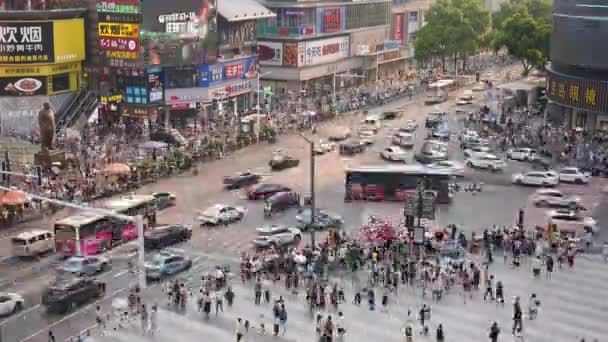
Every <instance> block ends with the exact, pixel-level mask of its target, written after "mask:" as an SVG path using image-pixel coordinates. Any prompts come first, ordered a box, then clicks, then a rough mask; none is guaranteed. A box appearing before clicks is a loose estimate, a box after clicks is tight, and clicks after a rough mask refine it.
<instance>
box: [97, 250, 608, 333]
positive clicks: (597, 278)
mask: <svg viewBox="0 0 608 342" xmlns="http://www.w3.org/2000/svg"><path fill="white" fill-rule="evenodd" d="M607 270H608V266H607V265H606V264H604V263H603V261H601V259H600V258H598V257H591V256H589V257H588V256H581V257H579V258H578V259H577V260H576V261H575V267H574V269H566V268H563V269H561V270H559V269H557V270H556V271H555V272H553V274H552V277H551V279H549V278H547V277H546V275H544V274H543V275H541V277H539V278H534V277H533V276H532V272H531V269H530V264H529V262H528V263H526V262H524V263H523V264H522V266H520V268H518V269H512V268H511V266H510V265H509V264H504V263H503V261H502V260H500V261H497V262H495V264H494V265H492V266H491V267H490V270H489V272H490V274H493V275H494V276H495V279H496V280H497V281H502V282H503V284H504V291H505V299H506V303H505V304H504V306H502V305H500V304H497V303H495V302H492V301H489V300H488V301H483V299H482V296H481V293H475V294H474V298H473V299H472V300H471V299H468V298H467V301H466V302H467V303H466V304H465V303H464V299H463V297H462V295H461V292H460V290H459V289H457V288H454V289H452V290H451V292H450V293H448V294H447V295H445V296H444V297H443V298H442V300H441V301H440V302H432V300H431V298H430V294H429V295H428V296H427V298H422V297H421V289H420V288H416V287H414V288H406V287H401V288H400V289H399V295H394V294H391V295H390V299H389V304H388V306H387V309H386V310H384V309H382V308H380V307H379V306H378V307H377V308H376V310H374V311H370V310H369V308H368V306H367V304H366V301H365V299H364V300H363V303H362V304H361V306H356V305H354V304H351V301H352V298H353V293H354V291H355V289H356V288H357V287H358V285H357V284H353V283H352V281H351V279H350V277H345V278H343V279H338V278H333V279H332V281H335V282H337V283H338V284H339V285H341V286H343V287H344V289H345V292H346V296H347V298H346V299H347V302H346V303H344V304H341V306H340V308H339V311H341V312H343V313H344V317H345V327H346V330H347V337H346V338H345V340H346V341H349V342H351V341H402V340H403V336H402V328H403V327H404V326H405V324H407V323H408V322H410V323H411V324H412V325H413V326H414V327H415V328H416V330H419V329H418V328H419V323H418V321H417V312H418V311H419V309H420V307H421V305H422V304H423V303H428V304H430V305H431V319H430V321H429V322H428V323H427V324H428V326H429V328H430V332H431V334H434V330H435V329H436V326H437V325H438V324H440V323H441V324H443V328H444V332H445V335H446V340H452V341H487V340H488V329H489V327H490V324H491V322H492V321H497V322H498V324H499V326H500V328H501V330H502V335H503V338H501V339H500V340H504V338H506V336H508V335H510V333H511V324H512V321H511V317H512V316H511V315H512V304H511V303H512V298H513V297H514V296H519V297H520V298H521V303H522V309H523V311H524V315H525V316H526V314H527V305H528V300H529V297H530V295H531V294H532V293H536V294H537V296H538V298H539V299H540V300H541V309H540V313H539V315H538V317H537V318H536V319H535V320H528V319H526V320H525V321H524V323H523V325H524V338H525V339H526V340H527V341H535V342H566V341H568V342H571V341H579V340H580V339H581V338H585V340H587V341H593V339H594V338H597V339H598V340H599V341H601V340H602V339H601V338H602V337H604V336H608V325H606V324H605V317H607V316H606V315H608V301H606V300H605V296H606V295H608V287H607V286H605V284H606V283H608V272H606V271H607ZM195 279H196V277H194V278H193V280H192V282H191V283H188V286H192V287H195V288H196V287H198V284H197V283H196V281H197V280H195ZM264 286H265V287H266V286H268V287H270V289H271V293H272V297H273V300H274V299H278V298H279V296H282V297H283V298H284V300H285V303H286V308H287V313H288V321H287V331H286V333H285V334H284V335H280V336H279V337H276V338H275V337H270V336H268V335H269V334H270V332H271V329H272V310H271V305H270V304H261V305H255V304H254V295H253V289H252V287H250V286H249V285H243V284H241V283H237V282H234V284H233V288H234V291H235V293H236V298H235V304H234V306H233V307H231V308H228V307H226V303H224V306H225V307H224V312H220V313H219V314H218V315H217V316H216V315H215V313H214V312H212V314H211V315H210V318H209V319H205V318H204V317H203V315H202V314H201V313H199V312H198V310H197V308H196V303H195V300H190V302H189V303H188V308H187V310H185V311H184V312H176V311H173V310H172V309H169V308H168V307H166V301H165V298H163V297H161V294H160V293H159V295H158V297H157V299H158V302H159V305H160V307H161V309H160V311H159V314H158V330H157V331H156V332H155V336H154V337H146V336H143V335H142V332H141V328H140V325H139V322H135V323H134V324H133V326H132V327H130V328H127V329H125V330H120V331H109V332H106V333H105V336H96V337H94V338H93V339H92V340H91V341H95V342H126V341H133V342H144V341H171V340H179V341H184V342H186V341H198V340H200V338H201V336H205V337H207V338H209V339H210V340H212V341H218V342H221V341H231V340H234V339H235V337H234V332H235V322H236V319H237V317H241V318H243V319H244V320H249V321H250V323H251V328H250V331H249V332H248V333H247V334H246V336H245V341H270V340H273V341H315V339H316V333H315V327H314V316H315V315H316V311H315V312H310V311H309V309H308V307H307V305H306V304H305V303H304V294H303V293H299V294H297V295H294V294H293V293H290V292H289V291H286V290H285V289H284V287H282V283H281V282H279V283H278V284H277V285H276V286H272V285H270V284H265V285H264ZM381 291H382V290H379V289H378V290H377V291H376V298H377V302H378V303H379V302H380V298H381V295H382V292H381ZM195 292H196V291H195ZM364 298H365V297H364ZM408 310H411V315H410V316H409V318H408ZM321 313H322V314H323V315H324V316H325V317H327V316H328V315H332V317H333V319H334V320H335V319H336V318H337V311H335V310H333V309H329V310H323V311H321ZM260 322H264V323H265V325H266V333H267V335H260V334H259V333H258V332H257V330H258V329H257V328H259V323H260Z"/></svg>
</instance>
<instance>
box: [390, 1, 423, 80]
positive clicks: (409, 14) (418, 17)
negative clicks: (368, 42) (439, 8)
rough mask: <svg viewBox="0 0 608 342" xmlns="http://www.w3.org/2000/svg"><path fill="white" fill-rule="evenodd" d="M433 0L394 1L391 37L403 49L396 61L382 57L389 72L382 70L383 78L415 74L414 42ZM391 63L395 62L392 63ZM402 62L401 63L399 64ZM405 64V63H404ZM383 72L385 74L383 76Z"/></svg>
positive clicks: (394, 55) (395, 56)
mask: <svg viewBox="0 0 608 342" xmlns="http://www.w3.org/2000/svg"><path fill="white" fill-rule="evenodd" d="M432 3H433V0H393V8H392V18H391V31H390V32H391V33H390V34H391V37H392V39H393V40H394V41H396V42H397V43H398V44H399V46H401V47H402V48H401V49H400V51H399V54H398V56H397V55H396V54H395V53H392V55H393V56H392V57H394V58H396V59H391V58H386V57H382V58H381V59H382V60H383V62H382V64H383V65H386V67H385V68H386V69H387V70H383V68H380V73H381V76H382V77H385V74H386V73H395V72H399V71H401V72H409V73H410V74H411V73H412V72H413V69H415V67H414V59H413V58H414V40H415V39H416V34H417V32H418V30H420V28H421V27H422V25H423V24H424V13H425V12H426V11H427V10H428V9H429V7H430V6H431V4H432ZM391 61H395V62H393V63H390V62H391ZM398 61H401V62H398ZM402 62H403V63H402ZM383 71H384V73H385V74H383Z"/></svg>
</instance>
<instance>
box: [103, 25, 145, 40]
mask: <svg viewBox="0 0 608 342" xmlns="http://www.w3.org/2000/svg"><path fill="white" fill-rule="evenodd" d="M97 27H98V31H99V32H98V34H99V36H100V37H102V36H103V37H113V38H137V39H139V25H137V24H123V23H106V22H101V23H98V24H97Z"/></svg>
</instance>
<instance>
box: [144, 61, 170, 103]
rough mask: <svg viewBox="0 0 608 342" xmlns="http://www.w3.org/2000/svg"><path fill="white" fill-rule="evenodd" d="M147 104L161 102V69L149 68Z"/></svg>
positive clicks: (162, 80)
mask: <svg viewBox="0 0 608 342" xmlns="http://www.w3.org/2000/svg"><path fill="white" fill-rule="evenodd" d="M146 74H147V83H148V94H149V99H148V103H159V102H163V82H164V77H165V76H164V75H163V70H162V68H161V67H149V68H148V70H147V72H146Z"/></svg>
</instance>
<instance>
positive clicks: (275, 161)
mask: <svg viewBox="0 0 608 342" xmlns="http://www.w3.org/2000/svg"><path fill="white" fill-rule="evenodd" d="M298 165H300V160H299V159H296V158H294V157H291V156H289V155H286V154H275V155H274V156H273V157H272V159H270V161H269V162H268V166H270V168H271V169H272V170H273V171H279V170H284V169H289V168H292V167H297V166H298Z"/></svg>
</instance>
